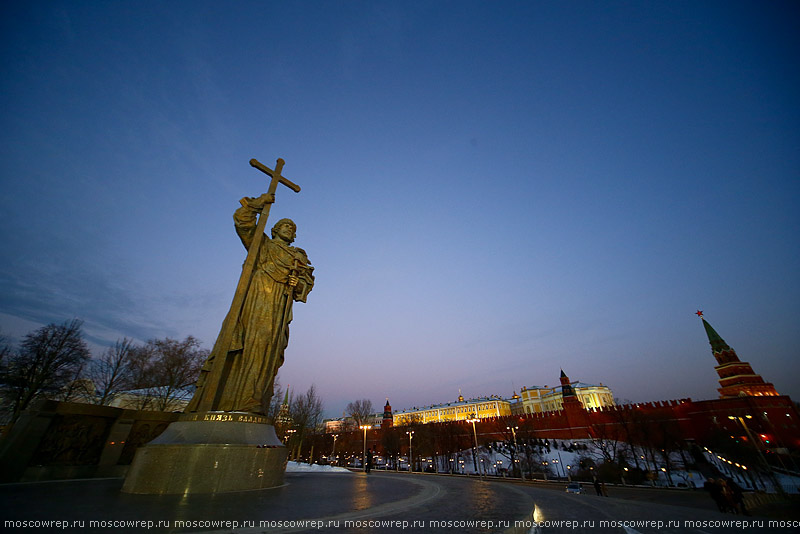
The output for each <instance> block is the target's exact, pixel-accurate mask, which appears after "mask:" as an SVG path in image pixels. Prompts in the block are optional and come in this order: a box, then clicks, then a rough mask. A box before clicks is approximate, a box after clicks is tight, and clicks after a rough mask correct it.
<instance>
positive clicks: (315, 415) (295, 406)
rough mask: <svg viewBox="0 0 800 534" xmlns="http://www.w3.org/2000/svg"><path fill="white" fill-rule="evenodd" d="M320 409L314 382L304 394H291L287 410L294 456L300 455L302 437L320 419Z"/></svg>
mask: <svg viewBox="0 0 800 534" xmlns="http://www.w3.org/2000/svg"><path fill="white" fill-rule="evenodd" d="M322 409H323V408H322V399H320V398H319V397H318V396H317V388H316V386H315V385H314V384H311V386H310V387H309V388H308V391H306V392H305V394H304V395H298V396H297V397H294V396H293V398H292V400H291V404H290V406H289V412H290V414H291V417H292V423H293V426H292V428H294V430H295V432H294V434H293V436H292V439H293V441H294V444H295V445H296V453H295V455H294V457H295V458H297V457H298V456H299V455H300V450H301V447H302V445H303V439H304V438H305V437H306V435H307V434H308V433H309V432H311V431H313V430H314V429H315V428H317V426H318V425H319V424H320V422H321V421H322Z"/></svg>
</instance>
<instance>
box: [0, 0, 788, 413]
mask: <svg viewBox="0 0 800 534" xmlns="http://www.w3.org/2000/svg"><path fill="white" fill-rule="evenodd" d="M0 14H1V16H0V43H2V45H1V46H2V49H1V50H2V52H1V53H0V59H1V60H2V68H1V69H0V91H2V102H3V105H2V106H0V121H1V122H0V123H1V124H2V128H1V129H0V154H1V156H0V179H2V195H0V212H1V213H2V214H3V216H2V217H1V218H0V239H2V241H1V242H0V248H1V249H2V250H3V258H2V260H1V261H0V328H2V333H3V334H4V335H6V336H7V337H9V338H10V339H11V340H12V341H16V340H18V339H19V338H21V337H22V336H23V335H24V334H25V333H27V332H29V331H30V330H32V329H34V328H38V327H39V326H41V325H42V324H46V323H49V322H58V323H61V322H64V321H66V320H70V319H72V318H73V317H78V318H81V319H83V320H85V326H84V330H85V333H86V336H87V339H88V340H89V341H90V342H91V345H92V348H93V350H94V353H95V355H99V354H100V352H101V351H102V349H103V347H104V346H105V345H108V344H111V343H113V342H114V341H115V340H116V339H118V338H120V337H123V336H127V337H129V338H134V339H135V340H137V341H139V342H144V341H146V340H147V339H151V338H163V337H167V336H169V337H172V338H181V339H182V338H184V337H185V336H187V335H194V336H196V337H197V338H199V339H200V340H201V341H202V342H203V344H204V346H205V347H207V348H211V346H212V345H213V343H214V340H215V339H216V336H217V334H218V331H219V327H220V325H221V322H222V319H223V318H224V316H225V313H226V312H227V310H228V307H229V305H230V302H231V298H232V296H233V291H234V289H235V287H236V282H237V280H238V277H239V273H240V270H241V263H242V261H243V260H244V255H245V251H244V249H243V247H242V246H241V243H240V242H239V240H238V238H237V236H236V234H235V232H234V229H233V222H232V214H233V211H234V210H235V209H236V208H237V207H238V200H239V198H240V197H242V196H258V195H259V194H260V193H262V192H264V191H266V187H267V177H266V176H265V175H263V174H262V173H260V172H258V171H256V170H254V169H252V168H251V167H250V166H249V165H248V161H249V160H250V158H257V159H259V160H260V161H261V162H263V163H264V164H266V165H267V166H269V167H273V166H274V164H275V160H276V159H277V158H278V157H282V158H283V159H285V160H286V166H285V167H284V175H285V176H286V177H288V178H289V179H290V180H292V181H294V182H295V183H297V184H299V185H300V186H301V187H302V188H303V190H302V192H301V193H299V194H295V193H294V192H292V191H290V190H289V189H287V188H285V187H282V186H281V188H280V190H279V191H278V195H277V203H276V204H275V206H274V207H273V209H272V214H271V221H272V222H274V221H276V220H278V219H279V218H281V217H291V218H293V219H294V220H295V222H296V223H297V225H298V237H297V241H296V243H295V244H296V245H297V246H300V247H302V248H304V249H305V250H306V251H307V252H308V254H309V257H310V258H311V261H312V262H313V264H314V265H315V266H316V271H315V274H316V278H317V281H316V287H315V289H314V291H313V292H312V293H311V295H310V297H309V299H308V303H307V304H298V305H296V306H295V311H294V322H293V323H292V334H291V336H292V337H291V340H290V345H289V348H288V350H287V353H286V363H285V365H284V367H283V368H282V370H281V382H282V383H283V384H284V385H285V384H287V383H288V384H290V385H291V386H292V388H297V389H299V390H305V389H307V388H308V386H309V385H310V384H311V383H312V382H313V383H315V384H316V385H317V387H318V388H319V392H320V394H321V396H322V398H323V400H324V402H325V407H326V409H327V413H328V415H334V416H335V415H338V414H340V413H341V411H342V410H343V409H344V406H345V405H346V404H347V402H349V401H352V400H355V399H358V398H369V399H371V400H372V402H373V404H374V405H375V406H376V408H377V407H379V406H381V405H382V404H383V402H384V400H385V398H386V397H389V399H390V401H391V403H392V406H393V407H394V408H395V409H404V408H410V407H412V406H421V405H423V404H431V403H439V402H449V401H452V400H454V399H455V398H456V397H457V396H458V390H459V388H460V389H461V390H462V392H463V394H464V395H465V396H467V397H474V396H482V395H491V394H497V395H502V396H510V395H511V393H512V391H513V390H517V391H518V390H519V388H520V387H521V386H528V387H530V386H534V385H540V386H542V385H545V384H547V385H554V384H556V383H557V382H558V375H559V370H560V369H561V368H563V369H564V371H565V372H566V373H567V374H568V375H569V376H570V377H571V378H572V379H573V380H581V381H583V382H589V383H598V382H602V383H603V384H606V385H608V386H610V387H611V388H612V390H613V392H614V394H615V396H616V397H619V398H623V399H630V400H634V401H651V400H665V399H674V398H683V397H692V398H694V399H709V398H716V396H717V393H716V387H717V386H718V383H717V378H718V377H717V375H716V373H715V371H714V365H715V361H714V359H713V357H712V355H711V350H710V347H709V345H708V341H707V338H706V335H705V332H704V330H703V328H702V325H701V323H700V320H699V319H698V318H697V317H696V316H695V315H693V313H694V312H695V310H697V309H702V310H704V312H705V317H706V319H707V320H708V321H709V323H711V325H712V326H714V328H715V329H716V330H717V331H718V332H719V334H720V335H721V336H722V337H723V338H724V339H725V340H726V341H727V342H728V343H729V344H730V345H731V346H732V347H733V348H734V349H736V351H737V352H738V354H739V357H740V358H741V359H742V360H744V361H749V362H750V363H751V364H752V365H753V367H754V369H755V371H756V372H757V373H760V374H762V375H763V376H764V378H765V379H766V380H767V381H771V382H773V383H774V384H775V386H776V388H777V389H778V391H779V392H780V393H783V394H789V395H792V396H793V398H795V399H796V400H800V364H799V363H798V361H800V359H799V358H798V357H799V356H800V328H798V320H799V319H800V276H799V275H798V273H800V247H798V244H799V241H800V239H798V237H799V236H800V179H799V178H800V96H799V95H800V8H799V7H798V4H797V3H796V2H779V1H775V2H766V3H765V2H738V1H724V2H695V1H689V2H681V1H663V2H657V1H654V2H590V1H569V2H545V1H533V2H471V1H453V2H415V1H410V2H380V1H369V2H355V1H350V2H345V1H324V2H323V1H309V2H297V1H292V2H266V1H260V2H245V1H234V2H222V3H220V2H204V1H191V2H189V1H175V2H153V1H145V2H114V1H111V2H100V3H98V2H79V1H74V2H49V1H38V2H11V3H9V2H6V3H4V5H3V7H2V8H0ZM272 222H270V225H271V224H272Z"/></svg>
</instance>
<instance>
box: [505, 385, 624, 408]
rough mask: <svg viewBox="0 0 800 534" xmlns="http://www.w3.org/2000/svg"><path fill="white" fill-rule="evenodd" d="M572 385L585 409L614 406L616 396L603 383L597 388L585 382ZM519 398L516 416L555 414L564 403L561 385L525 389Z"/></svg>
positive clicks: (515, 406)
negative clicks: (542, 413)
mask: <svg viewBox="0 0 800 534" xmlns="http://www.w3.org/2000/svg"><path fill="white" fill-rule="evenodd" d="M571 385H572V389H573V390H574V391H575V395H577V397H578V400H580V401H581V404H583V407H584V408H599V407H601V406H614V394H613V393H611V390H610V389H609V388H608V386H604V385H603V384H602V383H601V384H600V385H599V386H596V385H593V384H584V383H583V382H572V384H571ZM519 397H520V398H519V401H518V402H516V403H514V404H513V405H512V406H513V410H512V411H513V413H514V415H519V414H528V413H541V412H554V411H557V410H560V409H561V406H562V404H563V402H564V401H563V398H562V396H561V386H560V385H559V386H553V387H547V386H545V387H539V386H533V387H531V388H525V387H523V388H522V390H520V392H519Z"/></svg>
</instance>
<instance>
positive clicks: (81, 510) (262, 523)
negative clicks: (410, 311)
mask: <svg viewBox="0 0 800 534" xmlns="http://www.w3.org/2000/svg"><path fill="white" fill-rule="evenodd" d="M121 487H122V479H102V480H74V481H62V482H39V483H20V484H5V485H0V519H1V520H2V524H3V526H4V531H5V532H56V531H60V532H114V533H120V534H124V533H133V532H176V533H184V532H186V533H189V532H203V533H212V532H213V533H233V532H235V533H242V534H244V533H248V534H254V533H260V532H269V533H288V532H313V531H316V532H340V533H375V534H379V533H389V532H443V533H444V532H461V533H486V532H502V533H509V534H511V533H514V534H516V533H528V532H531V533H562V532H591V533H597V534H601V533H621V534H636V533H641V534H650V533H653V534H655V533H662V534H663V533H669V532H696V533H698V534H703V533H714V532H739V533H741V532H753V533H755V532H764V531H767V530H769V529H768V527H769V523H768V521H769V520H768V519H766V518H761V517H745V516H734V515H730V514H721V513H719V512H717V511H716V510H715V509H713V503H711V499H710V498H709V497H708V496H707V495H706V494H705V492H702V491H691V492H690V491H688V490H687V491H682V492H681V491H673V492H667V491H662V492H661V493H654V492H650V493H647V490H642V491H643V492H645V493H643V495H645V497H644V498H642V499H638V500H632V498H631V497H632V496H625V495H622V492H623V491H629V492H633V491H634V490H630V489H628V490H626V489H625V488H612V490H611V492H610V493H611V496H610V497H598V496H595V495H593V494H584V495H569V494H566V493H565V492H564V491H563V489H562V487H563V484H557V483H551V484H550V485H544V484H541V483H538V484H534V483H525V484H522V483H519V482H516V483H515V482H510V481H507V480H489V481H483V480H480V479H477V478H474V477H473V478H468V477H462V476H437V475H423V474H413V475H412V474H407V473H391V472H389V473H385V472H373V473H371V474H369V475H365V474H364V473H349V472H348V473H314V472H309V473H287V474H286V483H285V484H284V485H283V486H282V487H278V488H272V489H268V490H258V491H248V492H238V493H226V494H218V495H168V496H153V495H130V494H123V493H120V488H121ZM586 487H587V489H591V485H588V484H587V485H586ZM617 489H618V490H619V491H620V495H622V496H623V497H625V498H617V497H615V496H614V491H615V490H617ZM659 495H660V496H659ZM633 497H634V498H635V496H633ZM654 501H662V502H654ZM665 503H679V504H680V505H673V504H665ZM740 520H746V521H763V523H750V524H745V523H739V524H735V523H729V524H726V523H722V522H725V521H727V522H730V521H740ZM48 521H49V522H54V521H59V523H51V524H50V525H49V526H48V525H47V523H46V522H48ZM771 531H773V532H792V531H796V529H790V528H773V529H771Z"/></svg>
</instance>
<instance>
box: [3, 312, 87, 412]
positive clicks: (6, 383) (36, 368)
mask: <svg viewBox="0 0 800 534" xmlns="http://www.w3.org/2000/svg"><path fill="white" fill-rule="evenodd" d="M82 325H83V321H80V320H78V319H73V320H72V321H68V322H65V323H64V324H62V325H57V324H55V323H51V324H49V325H47V326H43V327H42V328H40V329H38V330H36V331H34V332H31V333H30V334H28V335H27V336H25V338H24V339H23V341H22V343H21V345H20V348H19V350H18V351H16V352H10V353H8V354H6V356H5V357H4V358H3V360H2V362H1V363H0V390H2V394H3V396H4V397H6V399H7V400H8V401H9V402H10V403H11V406H12V418H11V420H12V422H13V421H15V420H16V419H17V418H18V417H19V415H20V413H22V411H23V410H25V409H26V408H27V407H28V406H29V405H30V403H31V401H33V400H34V399H36V398H38V397H48V396H55V395H58V394H59V392H61V390H62V388H63V387H64V386H65V385H66V384H67V383H68V382H69V381H70V380H72V379H74V378H75V376H76V372H77V371H78V370H79V369H80V368H81V366H82V365H83V364H84V363H85V362H86V360H87V359H88V358H89V349H88V348H87V347H86V343H85V342H84V341H83V337H82V333H81V326H82Z"/></svg>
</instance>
